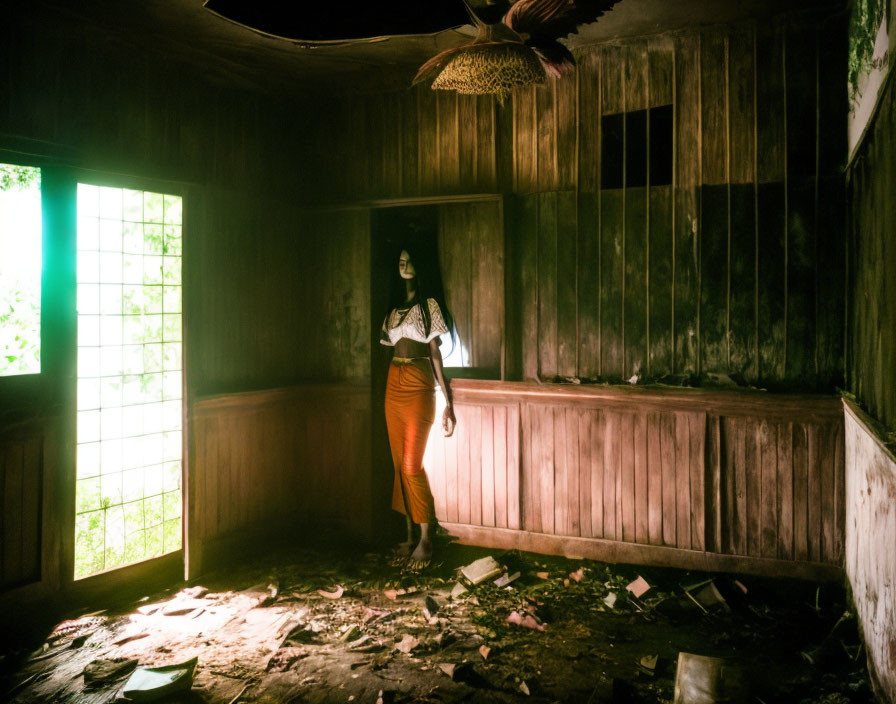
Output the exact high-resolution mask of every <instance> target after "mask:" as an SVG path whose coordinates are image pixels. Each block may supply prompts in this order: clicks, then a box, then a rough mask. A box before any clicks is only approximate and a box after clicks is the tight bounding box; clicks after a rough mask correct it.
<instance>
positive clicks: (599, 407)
mask: <svg viewBox="0 0 896 704" xmlns="http://www.w3.org/2000/svg"><path fill="white" fill-rule="evenodd" d="M453 387H454V396H455V406H456V413H457V417H458V426H457V433H456V434H455V436H454V437H452V438H450V439H445V438H444V437H442V435H441V433H440V432H438V430H436V431H434V432H433V433H432V435H431V436H430V440H429V446H428V448H427V456H426V458H425V461H424V464H425V466H426V468H427V471H428V472H429V474H430V477H431V483H432V487H433V494H434V496H435V498H436V513H437V515H438V517H439V519H440V520H441V521H444V522H446V523H449V524H452V527H454V525H453V524H462V525H464V526H477V527H483V528H502V529H518V530H519V531H522V532H524V533H537V534H542V535H548V536H554V537H555V538H556V540H555V542H554V543H553V549H552V551H562V550H564V549H566V547H567V543H564V542H563V538H566V537H571V538H582V539H589V540H591V541H594V540H598V541H614V542H621V543H627V544H632V545H634V546H654V547H662V548H672V549H674V550H672V551H671V552H670V551H666V552H665V553H663V552H662V551H660V552H659V553H653V555H654V559H655V560H659V561H660V562H663V561H664V560H665V564H678V565H679V566H685V567H687V566H692V567H693V566H696V564H697V563H695V562H694V561H693V560H692V558H691V557H690V556H689V554H690V553H691V552H694V551H697V552H700V553H704V552H706V553H711V554H713V555H717V556H727V557H731V558H734V560H733V561H732V562H728V563H726V562H724V561H722V560H721V559H720V560H719V561H718V562H717V563H716V567H715V568H724V565H726V564H730V565H737V567H738V568H743V569H767V570H769V572H768V573H769V574H788V573H789V572H788V569H790V568H788V567H787V566H786V563H787V562H793V563H814V564H825V565H840V564H842V560H843V531H844V510H845V507H844V502H843V484H844V478H843V476H844V468H843V420H842V414H841V413H840V406H839V401H838V400H837V399H836V398H835V397H816V398H810V397H802V398H800V397H792V398H790V399H788V400H787V401H786V402H784V403H783V405H784V406H786V407H785V408H782V407H781V404H779V402H777V401H774V400H772V399H769V398H767V397H763V396H762V395H758V394H743V393H738V392H727V393H726V392H693V393H691V394H690V395H688V393H687V392H683V393H681V394H672V395H670V394H664V393H663V392H650V391H647V392H644V393H634V391H633V390H626V389H613V388H605V389H602V390H599V389H581V390H573V389H570V387H568V386H559V387H558V386H555V385H550V384H547V385H534V384H521V383H510V384H507V383H505V384H498V383H494V382H484V381H472V380H455V382H453ZM546 544H547V545H550V543H543V542H542V543H541V544H540V545H541V546H542V547H544V545H546ZM614 550H617V551H618V548H614ZM639 554H640V553H639V548H637V547H633V548H631V549H630V551H629V552H628V553H627V555H628V556H629V557H630V558H632V559H634V560H635V561H643V560H644V559H645V558H644V557H643V555H642V556H641V558H640V559H639ZM664 554H665V555H666V556H665V557H663V555H664ZM657 556H658V557H657ZM699 560H700V562H699V564H701V565H703V566H704V568H710V569H712V568H713V567H712V566H711V565H712V564H713V563H712V560H710V561H709V563H706V562H705V561H704V557H702V556H701V557H700V558H699ZM767 560H773V561H776V562H774V564H773V565H772V563H768V565H771V566H768V567H767V568H762V567H761V566H760V565H761V564H764V562H763V561H767ZM707 565H709V566H707ZM776 570H777V572H776Z"/></svg>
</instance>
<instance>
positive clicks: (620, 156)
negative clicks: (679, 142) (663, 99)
mask: <svg viewBox="0 0 896 704" xmlns="http://www.w3.org/2000/svg"><path fill="white" fill-rule="evenodd" d="M672 130H673V113H672V106H671V105H661V106H659V107H654V108H650V109H649V110H632V111H631V112H626V113H616V114H613V115H604V116H602V117H601V188H603V189H612V188H622V187H623V185H624V186H625V187H626V188H638V187H643V186H647V185H648V184H649V185H651V186H662V185H668V184H671V183H672V144H673V139H672ZM648 145H649V149H648Z"/></svg>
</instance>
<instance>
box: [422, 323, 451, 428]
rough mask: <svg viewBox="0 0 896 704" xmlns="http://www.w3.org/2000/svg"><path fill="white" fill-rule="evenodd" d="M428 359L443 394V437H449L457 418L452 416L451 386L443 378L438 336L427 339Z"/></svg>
mask: <svg viewBox="0 0 896 704" xmlns="http://www.w3.org/2000/svg"><path fill="white" fill-rule="evenodd" d="M429 359H430V361H431V362H432V370H433V372H434V373H435V375H436V381H438V382H439V386H441V387H442V393H443V394H445V412H444V413H443V414H442V428H443V430H444V431H445V437H446V438H450V437H451V435H452V434H453V433H454V426H455V425H457V419H456V418H455V417H454V401H453V400H452V398H451V386H450V385H449V384H448V382H447V381H446V380H445V372H444V370H443V369H442V352H441V350H439V338H437V337H435V338H433V339H432V340H430V341H429Z"/></svg>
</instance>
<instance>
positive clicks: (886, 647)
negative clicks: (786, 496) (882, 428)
mask: <svg viewBox="0 0 896 704" xmlns="http://www.w3.org/2000/svg"><path fill="white" fill-rule="evenodd" d="M845 415H846V573H847V576H848V578H849V582H850V584H851V585H852V592H853V598H854V600H855V605H856V609H857V611H858V616H859V620H860V622H861V625H862V631H863V634H864V639H865V649H866V652H867V658H868V669H869V670H870V672H871V677H872V680H873V682H874V686H875V689H876V690H877V693H878V695H879V696H880V697H881V698H882V699H883V700H884V701H890V702H896V458H894V456H893V455H892V453H890V452H888V451H887V450H886V449H885V447H884V445H883V444H882V443H881V442H880V440H878V438H877V436H876V434H875V432H874V431H873V430H872V429H871V425H870V424H871V421H870V420H869V419H868V417H867V416H866V415H865V414H864V413H862V411H860V410H858V409H857V408H856V407H855V406H854V405H852V404H847V405H846V414H845Z"/></svg>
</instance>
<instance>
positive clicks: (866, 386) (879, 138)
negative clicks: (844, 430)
mask: <svg viewBox="0 0 896 704" xmlns="http://www.w3.org/2000/svg"><path fill="white" fill-rule="evenodd" d="M894 189H896V88H894V81H893V80H892V79H891V80H890V82H889V85H888V86H887V88H886V90H885V91H884V94H883V95H882V96H881V98H880V104H879V107H878V113H877V116H876V118H875V121H874V124H873V125H872V127H871V128H870V131H869V132H868V134H867V135H866V137H865V143H864V144H863V145H862V147H861V152H860V153H859V155H858V158H857V159H856V160H855V161H854V162H853V164H852V166H851V170H850V176H849V192H850V210H849V223H850V224H849V230H850V232H849V240H848V241H849V262H850V265H849V292H850V295H849V303H848V305H849V313H848V318H849V328H848V333H847V334H848V340H849V342H848V348H847V355H848V378H849V388H850V390H851V391H852V392H853V393H854V394H856V396H857V397H858V398H859V399H860V401H861V402H862V404H863V405H864V406H865V407H866V408H867V409H868V411H869V412H870V413H871V415H872V416H873V417H875V418H876V419H877V420H879V421H881V422H882V423H883V424H884V425H885V426H886V427H887V428H888V429H889V430H893V428H896V382H894V372H893V370H894V368H896V304H894V301H896V280H894V277H893V275H892V272H893V271H894V267H896V244H894V238H893V229H894V223H896V199H894V198H893V197H892V194H893V193H894ZM829 238H830V235H826V239H828V240H829ZM831 244H832V243H831ZM831 244H827V245H826V246H825V250H826V251H831ZM832 256H842V253H840V252H836V250H834V253H833V254H832ZM820 275H821V281H822V282H825V284H827V278H828V273H827V271H826V268H822V269H821V270H820ZM835 283H836V280H835ZM825 325H826V326H827V325H830V320H829V319H828V320H826V323H825Z"/></svg>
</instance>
